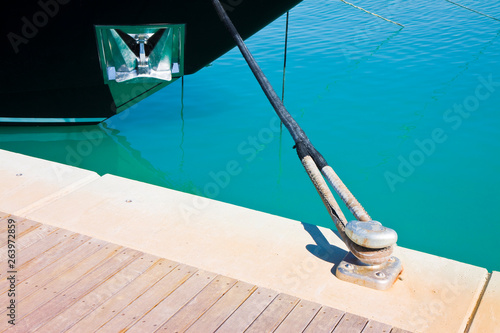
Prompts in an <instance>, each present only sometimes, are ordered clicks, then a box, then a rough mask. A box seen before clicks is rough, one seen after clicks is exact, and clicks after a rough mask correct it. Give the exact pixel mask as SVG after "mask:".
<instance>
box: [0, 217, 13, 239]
mask: <svg viewBox="0 0 500 333" xmlns="http://www.w3.org/2000/svg"><path fill="white" fill-rule="evenodd" d="M9 218H11V215H10V214H6V213H1V212H0V235H1V234H4V233H5V232H7V230H8V229H9V228H8V224H7V220H8V219H9Z"/></svg>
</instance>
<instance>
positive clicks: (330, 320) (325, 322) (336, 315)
mask: <svg viewBox="0 0 500 333" xmlns="http://www.w3.org/2000/svg"><path fill="white" fill-rule="evenodd" d="M344 313H345V312H344V311H341V310H337V309H334V308H331V307H329V306H323V307H322V308H321V309H320V310H319V312H318V313H317V314H316V316H315V317H314V318H313V320H312V321H311V322H310V323H309V325H307V327H306V329H305V330H304V333H316V332H318V333H323V332H328V333H330V332H331V331H333V329H334V328H335V326H337V324H338V322H339V321H340V319H342V317H343V316H344Z"/></svg>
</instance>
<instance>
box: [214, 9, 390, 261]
mask: <svg viewBox="0 0 500 333" xmlns="http://www.w3.org/2000/svg"><path fill="white" fill-rule="evenodd" d="M212 4H213V5H214V7H215V9H216V11H217V14H218V15H219V17H220V19H221V20H222V22H223V23H224V25H225V26H226V28H227V29H228V30H229V32H230V33H231V35H232V37H233V39H234V41H235V42H236V44H237V45H238V48H239V49H240V52H241V54H242V55H243V58H245V60H246V62H247V63H248V66H249V67H250V69H251V70H252V73H253V74H254V76H255V78H256V79H257V81H258V82H259V84H260V86H261V88H262V90H263V92H264V94H265V95H266V97H267V98H268V100H269V102H270V103H271V105H272V106H273V108H274V110H275V112H276V114H277V115H278V117H279V118H280V119H281V121H282V122H283V124H284V125H285V127H286V128H287V129H288V132H289V133H290V135H291V136H292V138H293V140H294V141H295V144H296V145H295V147H296V148H297V154H298V156H299V158H300V160H301V162H302V163H303V166H304V168H306V171H307V172H308V174H310V175H311V173H310V171H311V170H310V169H309V165H310V164H309V163H307V161H310V159H312V161H313V162H314V163H313V168H314V174H318V173H319V170H321V173H323V175H324V176H325V177H326V178H327V180H328V181H329V182H330V185H332V187H333V188H334V189H335V191H336V192H337V193H338V194H339V196H340V197H341V198H342V199H343V200H344V203H345V204H346V206H347V207H348V208H349V210H350V211H351V212H352V213H353V214H354V216H355V217H356V218H357V219H358V220H360V221H366V219H367V218H370V217H369V215H368V214H367V213H366V211H365V210H364V208H363V207H362V206H361V204H360V203H359V202H358V201H357V200H356V198H354V196H353V195H352V194H351V193H350V191H349V190H348V189H347V187H345V186H344V185H343V183H342V182H341V181H340V179H338V180H337V178H338V176H337V175H336V174H335V172H332V171H333V169H331V167H330V166H329V165H328V163H327V162H326V160H325V159H324V157H323V156H322V155H321V154H320V153H319V151H317V150H316V148H315V147H314V146H313V145H312V143H311V141H310V140H309V138H308V137H307V135H306V133H305V132H304V131H303V130H302V128H301V127H300V126H299V125H298V124H297V122H296V121H295V119H293V117H292V116H291V115H290V113H289V112H288V111H287V110H286V108H285V106H284V105H283V102H282V101H281V99H280V98H279V97H278V94H277V93H276V91H275V90H274V89H273V87H272V85H271V83H270V82H269V80H268V79H267V77H266V76H265V75H264V73H263V72H262V69H261V68H260V66H259V65H258V64H257V62H256V61H255V58H254V57H253V55H252V54H251V53H250V51H249V50H248V47H247V46H246V45H245V42H244V41H243V39H242V38H241V36H240V34H239V32H238V31H237V30H236V27H235V26H234V24H233V23H232V21H231V19H230V18H229V16H228V15H227V13H226V12H225V10H224V8H223V7H222V4H221V3H220V1H219V0H212ZM330 169H331V171H330ZM316 170H317V171H316ZM313 178H317V179H319V178H321V179H323V178H322V177H321V175H319V176H318V177H316V176H313ZM323 182H324V179H323ZM313 183H314V185H315V188H316V189H317V191H318V192H319V193H320V195H321V198H322V199H327V200H323V202H324V203H325V206H326V208H327V209H328V211H329V213H330V215H331V216H332V218H333V220H334V222H335V225H336V226H337V230H338V231H339V233H340V234H341V237H342V239H343V240H344V242H345V243H346V245H347V247H348V248H349V249H350V250H351V252H353V254H354V255H355V256H356V257H357V258H359V259H360V260H362V261H363V262H365V263H369V264H371V265H375V264H380V263H383V262H386V261H387V260H388V258H389V257H390V255H391V254H392V252H393V249H394V246H393V245H390V246H387V247H384V248H376V249H375V248H367V247H364V246H360V245H358V244H356V243H354V241H352V240H351V239H349V237H347V235H346V234H345V232H344V230H345V223H346V221H341V218H340V216H341V212H339V211H338V208H336V207H338V205H335V206H336V207H333V205H331V204H329V201H330V200H332V199H333V196H332V195H331V192H330V189H329V188H328V186H326V187H325V186H320V187H319V186H318V185H319V184H320V183H319V182H315V181H314V180H313ZM339 185H340V186H339ZM333 200H334V199H333Z"/></svg>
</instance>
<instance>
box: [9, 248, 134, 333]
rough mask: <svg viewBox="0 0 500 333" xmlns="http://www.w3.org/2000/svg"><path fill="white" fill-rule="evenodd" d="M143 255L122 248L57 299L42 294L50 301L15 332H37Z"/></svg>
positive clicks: (19, 322) (25, 320)
mask: <svg viewBox="0 0 500 333" xmlns="http://www.w3.org/2000/svg"><path fill="white" fill-rule="evenodd" d="M141 255H143V253H142V252H139V251H136V250H132V249H128V248H125V249H124V248H121V249H119V251H118V250H117V251H116V254H112V255H111V256H109V259H108V260H106V262H104V263H103V264H101V265H99V266H96V267H95V268H94V269H92V270H91V271H90V272H88V273H85V274H83V275H81V276H82V278H80V279H78V281H77V283H74V284H73V285H71V286H70V287H69V288H67V289H66V290H64V291H63V292H60V293H57V295H55V297H54V296H53V295H52V294H50V293H41V296H43V295H46V298H47V299H49V297H50V300H49V301H48V302H46V303H45V304H43V305H41V306H40V307H38V308H36V310H35V311H33V312H31V313H30V314H28V315H27V316H25V317H24V318H22V319H21V320H19V321H18V322H17V323H16V326H15V330H16V331H17V332H33V331H35V330H37V329H38V328H39V327H40V326H42V325H44V324H45V323H46V322H48V321H49V320H50V319H52V318H54V317H55V316H56V315H58V314H59V313H60V312H62V311H63V310H64V309H66V308H67V307H69V306H71V305H72V304H74V303H75V302H77V301H78V300H79V299H80V298H82V297H83V296H85V295H86V294H88V293H89V292H92V291H93V290H94V289H95V288H97V287H98V286H99V285H101V284H102V283H103V282H104V281H106V280H107V279H109V278H110V277H112V276H113V275H115V274H117V273H118V272H119V271H121V270H122V269H123V268H124V267H126V266H127V265H128V264H129V263H131V262H132V261H133V260H135V259H136V258H138V257H139V256H141ZM59 280H60V278H56V279H55V280H54V282H55V283H57V282H59ZM9 331H14V329H11V330H7V332H9Z"/></svg>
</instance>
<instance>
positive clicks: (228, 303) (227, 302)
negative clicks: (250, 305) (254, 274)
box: [186, 281, 257, 333]
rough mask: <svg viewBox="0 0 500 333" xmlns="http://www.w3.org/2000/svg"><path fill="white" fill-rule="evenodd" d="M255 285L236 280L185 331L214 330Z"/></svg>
mask: <svg viewBox="0 0 500 333" xmlns="http://www.w3.org/2000/svg"><path fill="white" fill-rule="evenodd" d="M255 290H257V287H256V286H254V285H252V284H250V283H246V282H243V281H238V282H237V283H236V284H235V285H234V286H233V287H232V288H231V289H230V290H229V291H228V292H227V293H226V294H225V295H223V296H222V297H221V298H220V299H219V300H218V301H217V303H215V304H214V305H213V306H212V307H211V308H210V309H209V310H208V311H207V312H205V313H204V315H203V316H201V317H200V318H199V319H198V320H197V321H196V322H195V323H194V324H193V325H191V326H190V327H189V328H188V329H187V330H186V332H189V333H204V332H215V331H216V330H217V328H219V326H221V325H222V323H224V322H225V321H226V320H227V319H228V318H229V317H230V316H231V315H232V314H233V313H234V311H236V309H238V308H239V307H240V306H241V305H242V304H243V303H244V302H245V301H246V300H247V299H248V298H249V297H250V295H252V293H253V292H254V291H255Z"/></svg>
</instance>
